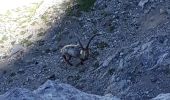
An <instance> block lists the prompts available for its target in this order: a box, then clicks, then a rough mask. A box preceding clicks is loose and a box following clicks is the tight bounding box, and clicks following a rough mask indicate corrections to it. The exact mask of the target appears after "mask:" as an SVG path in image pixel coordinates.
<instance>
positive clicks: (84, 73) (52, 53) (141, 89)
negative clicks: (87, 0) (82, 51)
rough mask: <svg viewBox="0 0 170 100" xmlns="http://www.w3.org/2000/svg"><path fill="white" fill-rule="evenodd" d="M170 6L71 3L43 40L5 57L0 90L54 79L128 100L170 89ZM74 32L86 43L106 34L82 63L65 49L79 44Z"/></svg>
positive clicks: (163, 2)
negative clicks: (70, 59)
mask: <svg viewBox="0 0 170 100" xmlns="http://www.w3.org/2000/svg"><path fill="white" fill-rule="evenodd" d="M169 5H170V1H169V0H135V1H134V0H96V2H95V3H94V6H92V8H88V9H87V8H82V7H81V5H79V6H76V5H75V6H72V7H71V8H68V9H67V10H66V14H63V17H60V20H57V21H56V22H55V23H54V24H50V25H51V27H49V28H48V30H46V31H45V33H44V32H43V33H44V34H45V35H43V36H44V37H43V38H42V39H39V40H38V41H37V42H34V43H33V44H31V45H30V46H28V47H27V49H26V50H25V49H23V50H24V52H25V53H24V54H22V57H17V56H19V55H20V50H21V49H19V50H14V51H15V52H17V53H15V52H14V53H12V54H14V55H12V57H6V58H7V59H5V60H3V61H2V62H1V66H0V67H1V70H0V81H1V83H0V93H1V94H2V93H4V92H6V91H7V90H9V89H11V88H14V87H24V88H28V89H31V90H34V89H36V88H38V87H39V86H40V85H41V84H43V83H44V82H45V81H47V80H48V79H50V80H54V81H55V80H60V81H61V82H63V83H67V84H71V85H72V86H74V87H76V88H78V89H80V90H81V91H84V92H86V93H92V94H97V95H105V94H112V95H114V96H117V97H119V98H121V99H122V100H148V99H151V98H153V97H156V96H157V95H158V94H161V93H168V92H170V88H169V87H170V85H169V82H170V79H169V77H170V34H169V32H170V28H169V27H170V23H169V18H170V17H169V16H170V6H169ZM73 33H76V34H77V35H78V36H79V37H80V38H81V40H82V42H83V44H84V45H85V44H86V43H87V41H88V39H89V38H90V37H91V36H92V35H93V34H96V33H101V34H102V35H101V36H98V37H96V38H95V39H94V40H93V41H92V43H91V50H92V53H91V57H90V58H89V60H87V61H86V62H85V64H84V65H81V66H78V67H76V66H69V65H67V64H66V63H64V62H63V59H62V57H61V54H60V49H61V48H62V47H63V46H64V45H66V44H70V43H74V44H76V43H77V41H76V37H75V36H74V34H73ZM26 43H27V42H26ZM28 43H29V42H28ZM24 47H25V46H24ZM17 48H18V47H17ZM18 52H19V53H18ZM13 58H14V59H13ZM16 58H18V59H17V60H16ZM73 62H74V63H77V62H76V61H74V60H73ZM158 100H159V99H158Z"/></svg>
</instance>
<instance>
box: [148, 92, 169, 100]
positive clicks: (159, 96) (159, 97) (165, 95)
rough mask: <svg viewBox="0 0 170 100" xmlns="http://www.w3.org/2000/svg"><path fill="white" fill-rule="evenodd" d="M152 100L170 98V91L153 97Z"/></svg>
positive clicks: (166, 99)
mask: <svg viewBox="0 0 170 100" xmlns="http://www.w3.org/2000/svg"><path fill="white" fill-rule="evenodd" d="M151 100H170V93H166V94H159V95H158V96H156V97H155V98H152V99H151Z"/></svg>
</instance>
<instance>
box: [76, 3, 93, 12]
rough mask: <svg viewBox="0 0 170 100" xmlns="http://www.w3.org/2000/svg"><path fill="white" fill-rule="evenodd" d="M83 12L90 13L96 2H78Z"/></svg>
mask: <svg viewBox="0 0 170 100" xmlns="http://www.w3.org/2000/svg"><path fill="white" fill-rule="evenodd" d="M76 1H77V3H78V5H79V7H80V10H81V11H89V10H90V8H91V7H92V6H93V5H94V3H95V1H96V0H76Z"/></svg>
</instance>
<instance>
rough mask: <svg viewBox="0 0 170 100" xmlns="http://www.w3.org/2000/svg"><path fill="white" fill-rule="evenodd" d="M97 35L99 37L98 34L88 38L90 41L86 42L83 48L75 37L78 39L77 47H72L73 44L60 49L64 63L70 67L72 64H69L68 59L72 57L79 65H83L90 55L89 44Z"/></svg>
mask: <svg viewBox="0 0 170 100" xmlns="http://www.w3.org/2000/svg"><path fill="white" fill-rule="evenodd" d="M97 35H100V34H95V35H93V36H92V37H91V38H90V40H89V41H88V43H87V46H86V47H83V45H82V43H81V42H80V39H79V38H78V36H76V37H77V39H78V42H79V44H77V45H74V44H70V45H65V46H64V47H63V48H62V49H61V54H62V56H63V58H64V60H65V62H67V63H68V64H69V65H71V66H72V65H73V64H72V63H71V62H70V59H71V58H72V57H73V58H78V59H80V64H83V62H84V61H85V60H87V59H88V57H89V54H90V53H89V52H90V49H89V45H90V42H91V40H92V39H93V38H94V37H95V36H97Z"/></svg>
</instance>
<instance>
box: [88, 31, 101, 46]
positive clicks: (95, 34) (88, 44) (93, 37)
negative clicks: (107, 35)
mask: <svg viewBox="0 0 170 100" xmlns="http://www.w3.org/2000/svg"><path fill="white" fill-rule="evenodd" d="M98 35H102V34H94V35H93V36H92V37H91V38H90V39H89V41H88V43H87V46H86V48H89V45H90V43H91V41H92V40H93V38H94V37H95V36H98Z"/></svg>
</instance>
